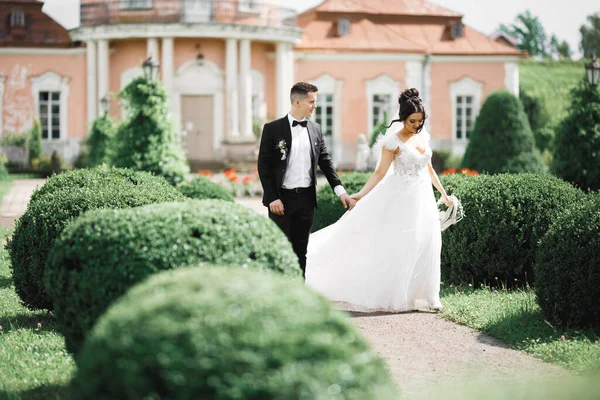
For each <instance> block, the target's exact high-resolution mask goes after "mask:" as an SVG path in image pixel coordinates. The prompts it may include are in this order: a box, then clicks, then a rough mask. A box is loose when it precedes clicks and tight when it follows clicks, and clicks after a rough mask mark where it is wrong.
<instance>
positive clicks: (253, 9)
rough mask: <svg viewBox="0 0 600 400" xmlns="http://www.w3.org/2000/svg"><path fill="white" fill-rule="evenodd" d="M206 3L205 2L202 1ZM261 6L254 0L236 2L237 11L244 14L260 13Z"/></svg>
mask: <svg viewBox="0 0 600 400" xmlns="http://www.w3.org/2000/svg"><path fill="white" fill-rule="evenodd" d="M204 1H206V0H204ZM260 9H261V4H259V3H257V2H256V1H254V0H239V1H238V11H239V12H245V13H258V12H260Z"/></svg>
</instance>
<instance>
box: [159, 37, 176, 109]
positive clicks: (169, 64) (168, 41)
mask: <svg viewBox="0 0 600 400" xmlns="http://www.w3.org/2000/svg"><path fill="white" fill-rule="evenodd" d="M173 46H174V41H173V38H163V39H162V60H161V62H160V64H161V65H160V71H161V75H162V82H163V85H164V86H165V89H166V90H167V94H168V96H169V104H173V102H172V100H171V97H172V96H173V68H174V67H173Z"/></svg>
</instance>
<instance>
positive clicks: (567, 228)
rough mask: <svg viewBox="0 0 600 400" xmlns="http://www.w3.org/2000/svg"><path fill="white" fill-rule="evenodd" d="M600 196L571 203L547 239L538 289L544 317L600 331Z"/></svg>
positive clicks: (539, 265) (540, 255) (540, 251)
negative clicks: (599, 300)
mask: <svg viewBox="0 0 600 400" xmlns="http://www.w3.org/2000/svg"><path fill="white" fill-rule="evenodd" d="M599 249H600V196H599V195H597V194H590V195H588V198H587V199H586V201H584V202H581V203H578V204H576V205H575V206H573V207H570V208H568V209H566V210H564V212H563V213H562V214H561V215H560V217H559V218H557V220H556V221H555V222H554V223H553V224H552V225H551V226H550V229H549V230H548V232H547V233H546V234H545V235H544V236H543V237H542V238H541V242H540V246H539V249H538V252H537V260H536V265H535V274H536V284H535V292H536V295H537V299H538V303H539V305H540V307H541V309H542V312H543V313H544V316H545V317H546V318H547V319H548V321H551V322H552V323H554V324H557V325H562V326H564V327H570V328H593V329H595V330H596V331H599V332H600V307H599V306H598V295H599V293H600V289H599V288H600V257H599V254H598V251H599Z"/></svg>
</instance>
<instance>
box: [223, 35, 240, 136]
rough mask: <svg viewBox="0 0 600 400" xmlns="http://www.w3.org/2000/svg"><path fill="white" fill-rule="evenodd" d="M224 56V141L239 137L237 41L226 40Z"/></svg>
mask: <svg viewBox="0 0 600 400" xmlns="http://www.w3.org/2000/svg"><path fill="white" fill-rule="evenodd" d="M225 50H226V56H225V74H226V76H225V88H226V100H225V103H226V105H227V132H226V139H235V138H238V137H239V135H240V130H239V129H240V128H239V119H238V104H239V98H238V71H237V69H238V68H237V67H238V55H237V39H227V41H226V46H225Z"/></svg>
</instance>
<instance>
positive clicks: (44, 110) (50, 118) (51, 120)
mask: <svg viewBox="0 0 600 400" xmlns="http://www.w3.org/2000/svg"><path fill="white" fill-rule="evenodd" d="M39 107H40V110H39V116H40V123H41V125H42V139H44V140H57V139H60V92H40V99H39Z"/></svg>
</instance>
